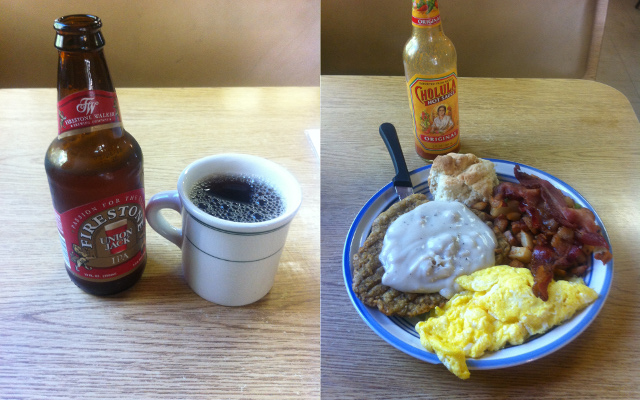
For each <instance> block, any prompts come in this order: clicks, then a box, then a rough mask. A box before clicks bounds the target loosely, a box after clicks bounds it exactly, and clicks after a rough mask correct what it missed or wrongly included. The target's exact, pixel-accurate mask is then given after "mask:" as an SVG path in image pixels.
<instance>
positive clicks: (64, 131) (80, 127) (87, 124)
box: [58, 90, 122, 137]
mask: <svg viewBox="0 0 640 400" xmlns="http://www.w3.org/2000/svg"><path fill="white" fill-rule="evenodd" d="M117 126H122V120H121V119H120V111H119V107H118V98H117V97H116V94H115V93H114V92H106V91H104V90H83V91H81V92H76V93H74V94H71V95H69V96H67V97H65V98H64V99H62V100H60V101H59V102H58V135H59V136H58V137H65V136H71V135H77V134H79V133H85V132H91V131H96V130H100V129H108V128H113V127H117Z"/></svg>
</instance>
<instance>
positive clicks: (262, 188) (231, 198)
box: [189, 175, 284, 223]
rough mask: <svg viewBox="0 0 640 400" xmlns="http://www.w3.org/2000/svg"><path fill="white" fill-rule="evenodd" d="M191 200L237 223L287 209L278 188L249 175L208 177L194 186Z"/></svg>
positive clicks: (208, 210)
mask: <svg viewBox="0 0 640 400" xmlns="http://www.w3.org/2000/svg"><path fill="white" fill-rule="evenodd" d="M189 199H190V200H191V201H192V202H193V204H195V205H196V206H197V207H198V208H199V209H201V210H202V211H204V212H206V213H207V214H209V215H211V216H213V217H216V218H221V219H225V220H227V221H234V222H245V223H252V222H253V223H255V222H263V221H268V220H271V219H274V218H277V217H278V216H280V215H281V214H282V213H283V212H284V202H283V200H282V197H281V196H280V194H279V193H278V191H277V190H276V189H274V188H273V187H272V186H271V185H269V184H267V183H266V182H264V181H262V180H261V179H259V178H255V177H251V176H246V175H214V176H210V177H208V178H205V179H203V180H201V181H199V182H198V183H197V184H195V185H194V186H193V188H192V189H191V192H190V193H189Z"/></svg>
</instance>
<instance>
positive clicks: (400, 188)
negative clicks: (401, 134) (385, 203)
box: [380, 122, 413, 200]
mask: <svg viewBox="0 0 640 400" xmlns="http://www.w3.org/2000/svg"><path fill="white" fill-rule="evenodd" d="M380 136H382V140H384V144H386V145H387V150H389V154H390V155H391V160H392V161H393V166H394V168H395V169H396V176H395V177H394V178H393V187H394V188H395V189H396V194H397V195H398V198H400V200H402V199H404V198H405V197H407V196H410V195H412V194H413V183H411V175H410V174H409V170H408V169H407V163H406V162H405V161H404V155H403V154H402V148H401V147H400V141H399V140H398V133H397V132H396V128H395V127H394V126H393V125H391V124H390V123H388V122H385V123H384V124H382V125H380Z"/></svg>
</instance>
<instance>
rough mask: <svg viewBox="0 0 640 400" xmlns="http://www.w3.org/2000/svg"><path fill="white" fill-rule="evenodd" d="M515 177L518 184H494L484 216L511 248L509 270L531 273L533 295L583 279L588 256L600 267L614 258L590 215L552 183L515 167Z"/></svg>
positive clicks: (544, 294)
mask: <svg viewBox="0 0 640 400" xmlns="http://www.w3.org/2000/svg"><path fill="white" fill-rule="evenodd" d="M514 175H515V177H516V178H517V179H518V181H519V183H513V182H502V183H501V184H500V185H498V186H497V187H496V188H495V193H494V197H493V199H492V200H491V202H490V210H488V213H489V215H490V216H491V217H492V219H493V222H494V227H495V229H496V230H500V231H502V232H503V233H504V235H505V237H506V238H507V239H508V241H509V243H510V244H511V246H512V247H511V250H510V255H509V257H510V258H511V262H510V265H511V266H512V267H520V268H529V269H530V270H531V273H532V274H533V276H534V280H535V284H534V286H533V291H534V293H535V294H536V296H538V297H540V298H541V299H543V300H546V299H547V297H548V294H547V286H548V285H549V282H550V281H551V280H552V279H553V278H555V279H563V278H566V277H571V276H583V275H584V273H585V272H586V271H587V269H588V263H587V260H588V259H589V257H590V256H591V254H592V253H593V254H594V257H595V258H596V259H598V260H601V261H602V263H603V264H606V263H607V262H609V261H610V260H611V259H612V257H613V256H612V254H611V252H610V251H609V245H608V243H607V241H606V240H605V238H604V237H603V236H602V234H601V233H600V228H599V227H598V226H597V225H596V223H595V216H594V215H593V213H592V212H591V211H590V210H588V209H586V208H580V207H577V206H576V205H575V203H574V202H573V200H572V199H571V198H569V197H567V196H565V195H564V194H563V193H562V192H561V191H560V190H559V189H557V188H556V187H555V186H553V185H552V184H551V183H550V182H548V181H546V180H544V179H541V178H539V177H537V176H533V175H529V174H526V173H524V172H522V171H521V170H520V166H519V165H516V167H515V168H514Z"/></svg>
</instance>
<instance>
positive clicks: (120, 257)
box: [44, 15, 147, 295]
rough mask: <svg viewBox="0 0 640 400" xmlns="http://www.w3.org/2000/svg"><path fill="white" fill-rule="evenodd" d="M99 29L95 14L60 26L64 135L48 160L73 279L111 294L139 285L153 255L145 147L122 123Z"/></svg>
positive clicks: (53, 145)
mask: <svg viewBox="0 0 640 400" xmlns="http://www.w3.org/2000/svg"><path fill="white" fill-rule="evenodd" d="M101 27H102V22H101V21H100V19H99V18H97V17H95V16H91V15H70V16H65V17H62V18H59V19H57V20H56V21H55V23H54V28H55V30H56V39H55V47H56V48H57V49H58V55H59V56H58V136H57V138H55V139H54V140H53V142H52V143H51V145H50V146H49V148H48V149H47V153H46V156H45V160H44V165H45V170H46V172H47V177H48V180H49V187H50V189H51V197H52V199H53V207H54V209H55V212H56V214H57V217H58V218H57V221H58V229H59V231H60V240H61V243H62V247H63V255H64V258H65V264H66V269H67V272H68V274H69V277H70V278H71V280H72V281H73V282H74V283H75V284H76V285H77V286H78V287H80V288H81V289H83V290H84V291H86V292H88V293H91V294H95V295H109V294H114V293H117V292H120V291H123V290H125V289H127V288H129V287H131V286H133V285H134V284H135V283H136V282H137V281H138V280H139V279H140V277H141V276H142V273H143V271H144V267H145V265H146V260H147V257H146V237H145V220H144V204H145V203H144V185H143V176H144V175H143V167H142V151H141V149H140V146H139V145H138V143H137V142H136V140H135V139H134V138H133V136H131V135H130V134H129V133H128V132H127V131H126V130H125V129H124V127H123V125H122V120H121V118H120V111H119V106H118V102H117V97H116V93H115V89H114V87H113V84H112V83H111V77H110V75H109V70H108V68H107V63H106V60H105V57H104V53H103V50H102V49H103V47H104V44H105V42H104V38H103V36H102V33H101V32H100V28H101Z"/></svg>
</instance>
